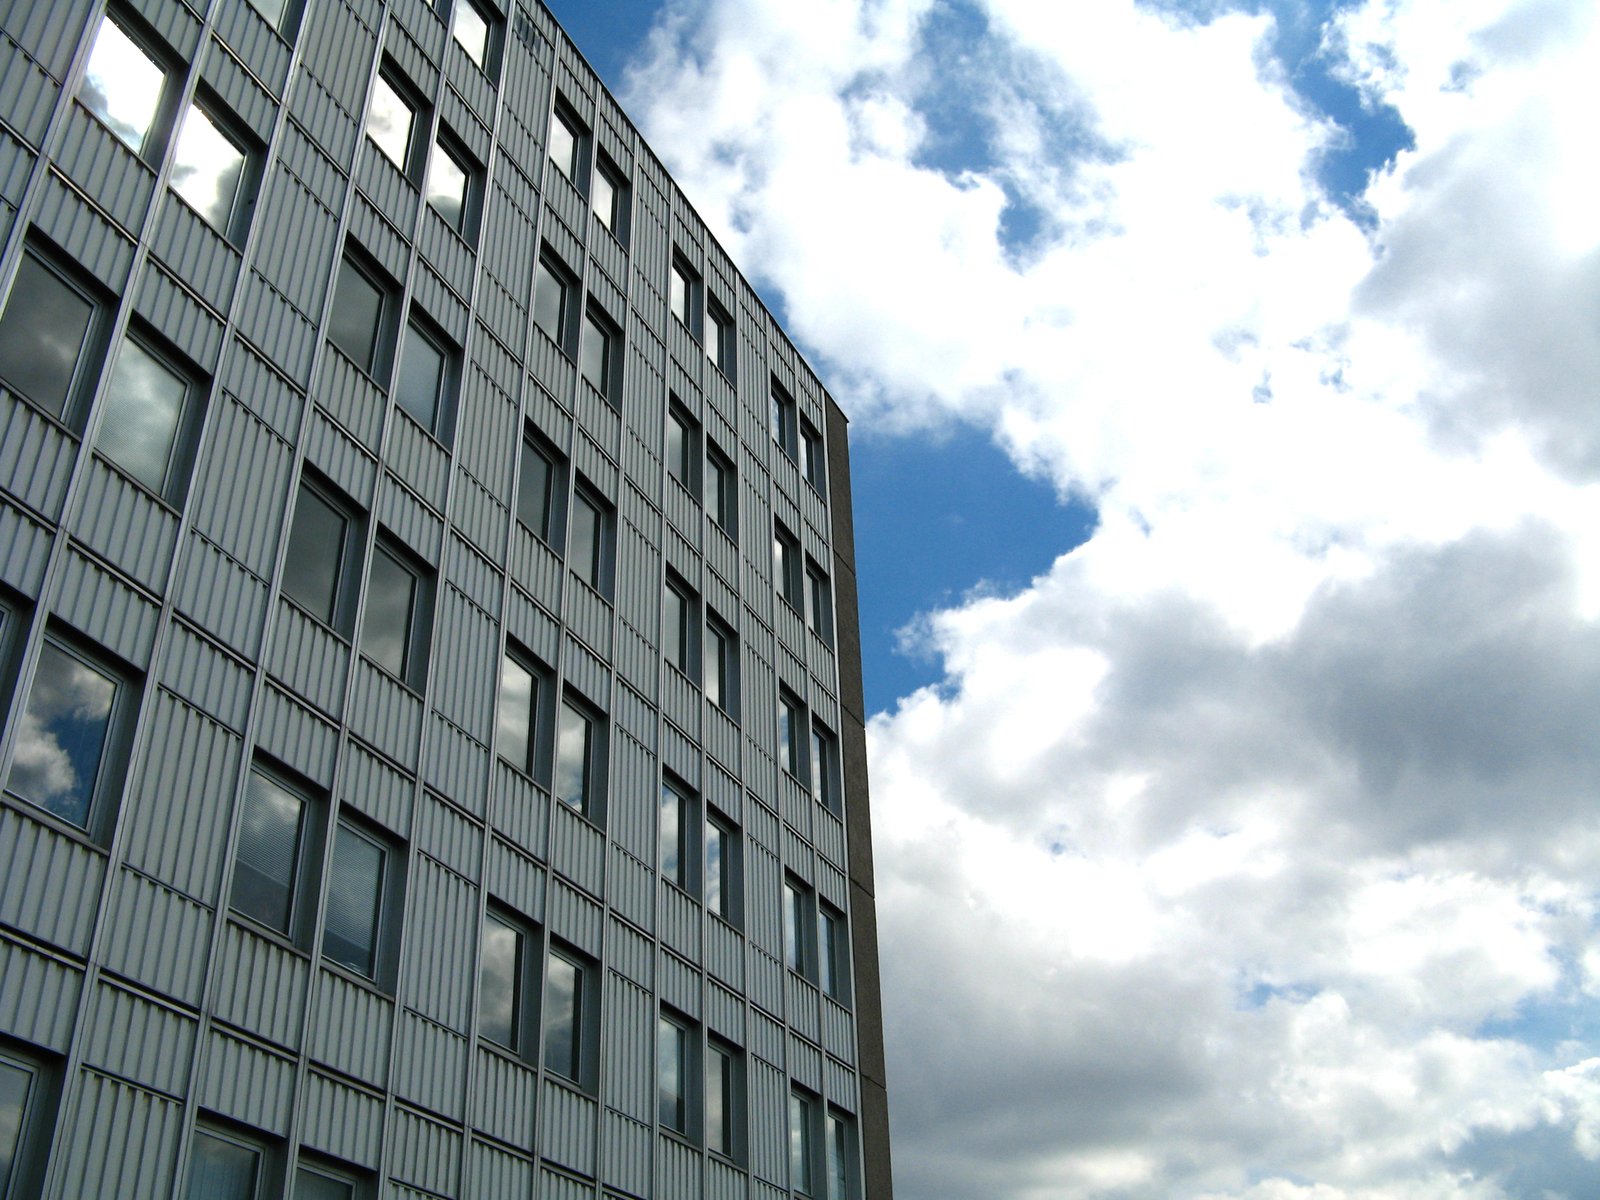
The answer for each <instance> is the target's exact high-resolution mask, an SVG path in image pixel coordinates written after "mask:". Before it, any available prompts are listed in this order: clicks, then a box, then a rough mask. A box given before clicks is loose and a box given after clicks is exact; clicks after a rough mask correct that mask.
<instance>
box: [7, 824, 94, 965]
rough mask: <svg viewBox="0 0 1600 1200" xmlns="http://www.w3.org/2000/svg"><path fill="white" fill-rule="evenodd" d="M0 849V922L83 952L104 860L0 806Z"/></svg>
mask: <svg viewBox="0 0 1600 1200" xmlns="http://www.w3.org/2000/svg"><path fill="white" fill-rule="evenodd" d="M0 851H3V852H4V854H5V859H4V861H3V862H0V922H4V923H5V924H7V925H10V926H11V927H12V928H14V929H20V930H22V931H23V932H24V933H28V934H31V935H33V936H34V937H36V938H38V939H39V940H41V941H45V942H49V943H51V944H52V945H55V946H60V947H61V948H62V949H64V950H70V951H71V952H72V953H74V954H79V955H82V954H87V953H88V950H89V929H90V926H91V925H92V923H93V922H94V912H95V905H96V903H97V902H98V900H99V899H100V883H101V880H102V879H103V878H104V876H105V869H106V866H105V859H104V857H102V856H101V855H98V854H96V853H94V851H92V850H90V849H89V848H88V847H87V846H84V845H83V844H82V843H80V842H77V841H74V840H73V839H71V838H68V837H65V836H63V835H62V834H59V833H57V832H56V831H55V830H53V829H51V828H49V827H48V826H46V825H41V824H40V823H39V822H37V821H33V820H30V819H29V818H28V817H25V816H23V815H22V814H21V813H18V812H16V811H14V810H13V809H10V808H0Z"/></svg>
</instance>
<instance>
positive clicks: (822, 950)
mask: <svg viewBox="0 0 1600 1200" xmlns="http://www.w3.org/2000/svg"><path fill="white" fill-rule="evenodd" d="M817 941H818V946H817V983H818V985H819V986H820V987H821V988H822V990H823V991H824V992H825V993H826V994H827V995H829V996H832V997H833V998H834V999H835V1000H838V1001H839V1002H840V1003H844V1002H845V999H846V997H847V996H849V994H850V933H849V926H848V925H846V924H845V919H844V914H843V913H842V912H840V911H839V910H838V909H836V908H834V907H833V906H832V905H829V904H819V905H818V906H817Z"/></svg>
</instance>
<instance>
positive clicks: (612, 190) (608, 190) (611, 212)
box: [589, 170, 617, 233]
mask: <svg viewBox="0 0 1600 1200" xmlns="http://www.w3.org/2000/svg"><path fill="white" fill-rule="evenodd" d="M589 204H590V207H591V208H593V209H594V215H595V216H597V217H599V218H600V224H602V225H604V226H605V227H606V228H607V229H609V230H611V232H612V233H615V232H616V231H617V185H616V184H614V183H612V182H611V177H610V176H609V175H607V174H606V173H605V172H604V171H599V170H597V171H596V172H595V173H594V194H593V195H591V196H590V197H589Z"/></svg>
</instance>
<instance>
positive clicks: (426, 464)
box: [386, 409, 450, 512]
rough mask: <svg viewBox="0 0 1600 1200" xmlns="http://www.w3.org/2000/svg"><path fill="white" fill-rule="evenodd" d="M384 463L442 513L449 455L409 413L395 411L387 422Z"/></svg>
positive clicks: (446, 485) (447, 479)
mask: <svg viewBox="0 0 1600 1200" xmlns="http://www.w3.org/2000/svg"><path fill="white" fill-rule="evenodd" d="M386 457H387V461H388V463H389V465H390V466H391V467H392V468H394V472H395V474H396V475H398V476H399V477H400V478H401V479H403V480H404V481H405V483H406V485H407V486H408V487H410V488H411V490H412V491H414V492H416V494H417V495H418V496H420V497H421V498H422V499H423V500H425V501H426V502H427V503H428V504H430V505H431V506H432V507H434V508H435V509H438V510H439V511H441V512H442V511H444V506H445V493H446V491H447V490H448V488H449V483H450V453H449V451H447V450H446V449H445V448H444V447H443V446H441V445H440V444H439V443H438V442H437V441H435V440H434V439H433V438H432V437H430V436H429V435H428V434H426V433H424V432H423V431H422V429H421V428H420V427H418V425H417V423H416V422H415V421H413V420H412V419H411V417H410V415H409V414H408V413H405V412H404V411H402V410H400V409H396V410H395V417H394V419H393V420H392V421H390V422H389V445H388V448H387V456H386Z"/></svg>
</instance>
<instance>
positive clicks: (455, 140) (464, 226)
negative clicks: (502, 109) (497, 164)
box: [423, 0, 483, 246]
mask: <svg viewBox="0 0 1600 1200" xmlns="http://www.w3.org/2000/svg"><path fill="white" fill-rule="evenodd" d="M458 2H460V3H467V2H468V0H458ZM439 154H443V155H444V156H445V157H446V158H448V159H449V160H450V161H451V163H452V164H453V165H454V166H455V167H456V169H457V170H458V171H460V172H461V175H462V182H461V213H460V217H459V218H458V219H457V220H455V221H452V220H451V219H450V218H449V217H448V216H446V215H445V213H444V210H443V209H441V208H440V207H439V206H438V205H437V204H435V203H434V202H433V193H432V192H431V191H430V190H429V188H430V186H431V184H432V182H433V172H434V162H435V156H436V155H439ZM423 199H424V200H425V201H426V202H427V205H428V207H429V208H431V209H433V211H434V212H435V213H437V214H438V217H439V219H440V220H441V221H443V222H444V223H445V225H446V226H447V227H448V228H449V229H450V231H451V232H452V233H454V234H455V235H456V236H457V237H459V238H460V239H461V240H462V241H463V242H465V243H466V244H467V245H468V246H476V245H477V244H478V231H479V228H480V223H481V221H482V217H483V165H482V164H481V163H479V162H478V160H477V159H476V158H475V157H473V154H472V152H471V151H470V150H468V149H467V145H466V143H465V142H463V141H462V140H461V138H459V137H458V136H456V134H455V132H454V131H453V130H452V129H451V128H450V127H449V126H448V125H446V124H445V123H444V122H443V121H440V122H439V123H438V128H436V129H435V130H434V134H433V143H432V145H431V146H430V147H429V150H428V164H427V173H426V176H425V178H424V181H423Z"/></svg>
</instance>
